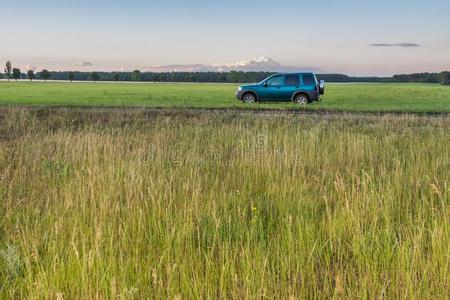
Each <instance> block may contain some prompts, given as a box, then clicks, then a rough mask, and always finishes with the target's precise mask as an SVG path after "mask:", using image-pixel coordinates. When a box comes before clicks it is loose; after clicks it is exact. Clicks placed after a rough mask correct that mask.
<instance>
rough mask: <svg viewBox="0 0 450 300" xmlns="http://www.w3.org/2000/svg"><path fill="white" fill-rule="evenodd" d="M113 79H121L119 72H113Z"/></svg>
mask: <svg viewBox="0 0 450 300" xmlns="http://www.w3.org/2000/svg"><path fill="white" fill-rule="evenodd" d="M112 80H113V81H115V82H117V81H119V80H120V74H119V73H117V72H114V73H113V74H112Z"/></svg>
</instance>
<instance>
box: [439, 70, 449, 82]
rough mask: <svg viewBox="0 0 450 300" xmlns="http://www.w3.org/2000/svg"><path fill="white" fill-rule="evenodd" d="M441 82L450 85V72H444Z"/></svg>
mask: <svg viewBox="0 0 450 300" xmlns="http://www.w3.org/2000/svg"><path fill="white" fill-rule="evenodd" d="M441 83H442V85H450V72H442V74H441Z"/></svg>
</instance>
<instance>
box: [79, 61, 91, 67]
mask: <svg viewBox="0 0 450 300" xmlns="http://www.w3.org/2000/svg"><path fill="white" fill-rule="evenodd" d="M78 66H79V67H84V68H88V67H92V66H94V64H93V63H91V62H88V61H85V62H79V63H78Z"/></svg>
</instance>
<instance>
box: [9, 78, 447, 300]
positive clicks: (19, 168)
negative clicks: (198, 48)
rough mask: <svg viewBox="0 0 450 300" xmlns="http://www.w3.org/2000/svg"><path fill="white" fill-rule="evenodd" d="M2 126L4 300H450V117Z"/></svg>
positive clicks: (238, 117) (153, 119) (159, 118)
mask: <svg viewBox="0 0 450 300" xmlns="http://www.w3.org/2000/svg"><path fill="white" fill-rule="evenodd" d="M26 85H35V86H40V87H42V90H45V89H44V87H46V86H45V85H43V84H42V85H38V84H29V83H24V84H23V86H22V87H24V86H26ZM67 85H68V86H73V85H71V84H67ZM91 85H92V84H91ZM10 86H14V84H11V85H10ZM10 86H7V87H8V88H9V87H10ZM51 86H52V85H51V84H49V85H48V87H49V88H50V89H51ZM86 86H87V85H86ZM86 86H82V88H81V89H82V90H83V89H85V88H86ZM438 88H439V89H441V90H442V89H444V87H440V86H439V87H438ZM3 89H4V86H2V88H0V91H1V90H3ZM122 92H123V91H122ZM87 93H89V91H88V92H87ZM123 94H126V92H123ZM1 118H2V121H1V122H0V132H1V133H2V135H0V136H1V137H2V142H1V143H0V166H1V167H0V188H2V189H4V191H3V192H2V193H0V200H1V201H0V208H1V209H0V220H1V221H0V299H63V298H64V299H379V298H382V299H448V298H449V297H448V296H449V289H448V264H449V252H448V246H449V244H450V223H449V221H448V216H449V201H450V191H449V189H448V187H449V185H450V173H449V172H448V171H449V160H448V157H449V156H448V154H449V149H450V135H449V132H450V119H449V118H448V117H441V116H440V117H418V116H407V115H404V116H400V117H398V116H393V115H390V116H376V115H373V116H358V115H344V116H341V117H338V116H332V115H328V116H323V115H314V116H301V117H299V116H298V115H286V114H278V115H264V116H261V115H257V114H236V113H233V112H231V113H205V112H201V113H193V112H176V111H170V110H166V111H163V112H161V113H156V112H149V111H145V110H140V109H105V108H103V109H76V108H75V109H67V108H62V109H57V108H54V109H50V108H17V107H15V108H7V109H3V110H2V112H1ZM3 133H7V134H9V135H8V138H4V137H5V135H3Z"/></svg>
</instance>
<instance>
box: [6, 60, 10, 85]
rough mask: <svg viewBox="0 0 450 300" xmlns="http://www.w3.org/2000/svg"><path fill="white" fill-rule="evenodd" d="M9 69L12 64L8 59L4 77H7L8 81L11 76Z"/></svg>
mask: <svg viewBox="0 0 450 300" xmlns="http://www.w3.org/2000/svg"><path fill="white" fill-rule="evenodd" d="M11 71H12V64H11V62H10V61H9V60H8V61H7V62H6V64H5V75H6V78H7V79H8V81H9V79H10V78H11Z"/></svg>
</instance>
